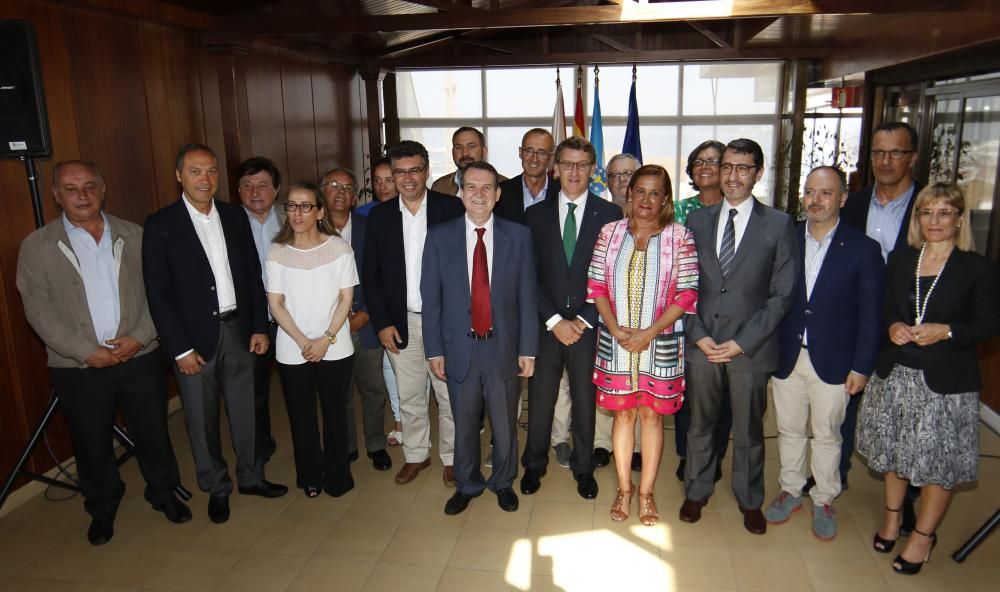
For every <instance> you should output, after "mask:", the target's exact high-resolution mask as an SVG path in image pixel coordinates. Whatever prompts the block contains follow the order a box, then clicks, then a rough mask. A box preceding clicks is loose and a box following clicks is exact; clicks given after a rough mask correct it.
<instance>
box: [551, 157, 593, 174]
mask: <svg viewBox="0 0 1000 592" xmlns="http://www.w3.org/2000/svg"><path fill="white" fill-rule="evenodd" d="M593 165H594V163H592V162H587V161H581V162H569V161H566V160H560V161H559V168H560V169H561V170H564V171H566V172H567V173H568V172H569V171H573V170H577V171H586V170H588V169H589V168H590V167H592V166H593Z"/></svg>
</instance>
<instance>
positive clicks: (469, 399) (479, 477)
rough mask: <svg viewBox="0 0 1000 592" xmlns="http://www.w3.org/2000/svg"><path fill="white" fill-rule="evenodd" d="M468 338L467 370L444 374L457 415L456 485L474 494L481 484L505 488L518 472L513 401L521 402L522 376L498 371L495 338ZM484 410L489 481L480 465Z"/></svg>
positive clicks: (515, 405)
mask: <svg viewBox="0 0 1000 592" xmlns="http://www.w3.org/2000/svg"><path fill="white" fill-rule="evenodd" d="M470 343H471V347H472V362H471V364H470V368H469V374H468V376H466V377H465V380H463V381H462V382H456V381H454V380H451V379H450V378H449V379H448V396H449V399H450V402H451V414H452V416H453V417H454V418H455V481H456V482H457V485H456V489H457V490H458V491H460V492H462V493H465V494H467V495H472V496H476V495H479V494H480V493H482V491H483V489H485V488H489V490H490V491H494V492H495V491H500V490H501V489H507V488H509V487H511V486H512V485H513V483H514V478H515V477H517V407H518V405H519V404H520V402H521V400H520V391H521V378H520V377H519V376H509V377H506V378H503V377H500V376H497V374H496V372H495V368H496V367H497V366H498V364H497V363H496V359H497V355H498V353H497V347H496V340H495V339H487V340H485V341H472V340H470ZM504 366H506V365H504ZM484 412H485V415H486V417H488V418H489V420H490V427H491V429H492V432H493V473H492V474H491V475H490V478H489V480H488V481H487V480H486V479H485V478H484V477H483V472H482V471H481V470H480V466H481V457H480V454H481V450H480V446H479V444H480V439H479V438H480V436H479V429H480V426H481V425H482V417H483V414H484ZM404 437H405V436H404Z"/></svg>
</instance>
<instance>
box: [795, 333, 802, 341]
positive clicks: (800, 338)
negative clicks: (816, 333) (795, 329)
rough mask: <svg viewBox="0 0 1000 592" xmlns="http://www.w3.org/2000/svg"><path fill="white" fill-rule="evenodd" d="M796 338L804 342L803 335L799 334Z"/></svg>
mask: <svg viewBox="0 0 1000 592" xmlns="http://www.w3.org/2000/svg"><path fill="white" fill-rule="evenodd" d="M795 338H796V339H798V340H800V341H801V340H802V334H801V333H799V334H798V335H796V336H795Z"/></svg>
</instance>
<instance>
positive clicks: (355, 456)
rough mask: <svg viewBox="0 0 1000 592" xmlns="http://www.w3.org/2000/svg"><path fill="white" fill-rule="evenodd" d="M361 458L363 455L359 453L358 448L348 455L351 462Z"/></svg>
mask: <svg viewBox="0 0 1000 592" xmlns="http://www.w3.org/2000/svg"><path fill="white" fill-rule="evenodd" d="M359 458H361V456H360V455H359V454H358V451H357V450H355V451H354V452H352V453H350V454H348V455H347V459H348V460H350V461H351V462H354V461H356V460H358V459H359Z"/></svg>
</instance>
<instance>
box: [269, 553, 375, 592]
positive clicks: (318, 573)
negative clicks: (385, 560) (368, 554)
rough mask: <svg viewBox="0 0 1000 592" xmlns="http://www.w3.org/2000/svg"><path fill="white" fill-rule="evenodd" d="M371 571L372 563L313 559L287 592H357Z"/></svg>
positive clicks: (324, 558)
mask: <svg viewBox="0 0 1000 592" xmlns="http://www.w3.org/2000/svg"><path fill="white" fill-rule="evenodd" d="M373 569H375V562H374V561H357V560H354V559H329V558H326V557H313V558H312V559H310V560H309V561H308V562H307V563H306V564H305V565H304V566H303V567H302V570H301V571H299V575H298V576H296V577H295V580H294V581H293V582H292V585H291V586H289V588H288V591H287V592H358V591H360V590H361V589H362V588H363V587H364V585H365V581H366V580H368V576H369V575H371V572H372V570H373Z"/></svg>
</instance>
